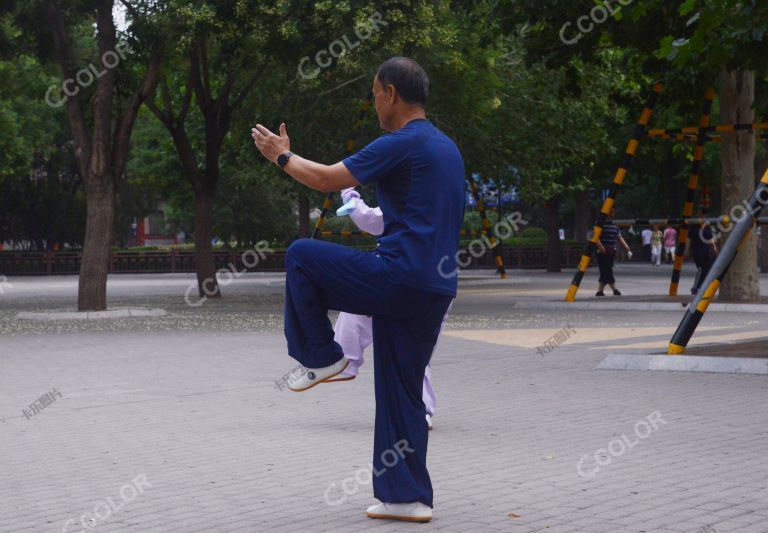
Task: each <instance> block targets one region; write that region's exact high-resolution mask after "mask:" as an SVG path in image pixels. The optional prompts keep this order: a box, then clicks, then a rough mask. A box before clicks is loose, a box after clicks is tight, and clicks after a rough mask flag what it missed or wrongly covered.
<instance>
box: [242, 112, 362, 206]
mask: <svg viewBox="0 0 768 533" xmlns="http://www.w3.org/2000/svg"><path fill="white" fill-rule="evenodd" d="M251 136H252V137H253V140H254V142H255V143H256V147H257V148H258V149H259V151H260V152H261V155H263V156H264V157H266V158H267V159H269V160H270V161H272V162H273V163H277V158H278V157H279V156H280V154H284V153H285V152H288V151H290V149H291V140H290V139H289V138H288V134H287V133H286V131H285V123H283V124H280V135H275V134H274V133H272V132H271V131H269V130H268V129H267V128H265V127H264V126H262V125H261V124H256V127H255V128H253V129H252V130H251ZM283 170H285V172H286V173H288V174H289V175H290V176H291V177H293V179H295V180H296V181H298V182H299V183H302V184H304V185H306V186H307V187H310V188H312V189H315V190H317V191H320V192H335V191H340V190H342V189H346V188H348V187H357V186H358V185H360V182H359V181H357V180H356V179H355V177H354V176H353V175H352V173H351V172H350V171H349V170H348V169H347V167H346V166H345V165H344V163H343V162H341V161H339V162H338V163H336V164H334V165H323V164H322V163H316V162H314V161H310V160H309V159H304V158H303V157H301V156H299V155H296V154H294V155H293V156H291V158H290V159H289V160H288V164H287V165H285V167H284V168H283Z"/></svg>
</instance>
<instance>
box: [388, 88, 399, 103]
mask: <svg viewBox="0 0 768 533" xmlns="http://www.w3.org/2000/svg"><path fill="white" fill-rule="evenodd" d="M395 98H397V89H395V86H394V85H391V84H390V85H387V100H388V101H389V103H390V104H394V103H395Z"/></svg>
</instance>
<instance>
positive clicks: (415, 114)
mask: <svg viewBox="0 0 768 533" xmlns="http://www.w3.org/2000/svg"><path fill="white" fill-rule="evenodd" d="M425 118H427V114H426V112H425V111H424V108H422V107H416V108H413V109H409V110H408V111H407V112H406V113H403V115H402V116H400V117H398V118H397V122H396V123H395V129H394V130H393V131H396V130H399V129H400V128H402V127H404V126H405V125H406V124H408V123H409V122H411V121H414V120H418V119H425Z"/></svg>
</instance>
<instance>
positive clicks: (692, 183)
mask: <svg viewBox="0 0 768 533" xmlns="http://www.w3.org/2000/svg"><path fill="white" fill-rule="evenodd" d="M714 98H715V90H714V89H712V88H711V87H710V88H709V89H707V92H706V93H704V107H703V109H702V110H701V118H700V119H699V131H698V136H697V139H696V146H695V147H694V149H693V163H692V164H691V174H690V176H689V177H688V190H687V191H686V195H685V204H684V205H683V218H684V219H685V218H690V216H691V215H692V214H693V202H694V200H695V199H696V191H697V189H698V188H699V172H700V170H701V160H702V158H703V157H704V145H705V144H706V143H707V140H708V139H707V134H706V128H707V127H709V116H710V114H711V113H712V100H713V99H714ZM687 242H688V224H686V223H685V222H683V223H682V224H681V225H680V232H679V233H678V234H677V247H676V248H675V264H674V266H673V267H672V280H671V281H670V282H669V295H670V296H677V287H678V285H680V271H681V270H682V268H683V255H684V254H685V245H686V243H687Z"/></svg>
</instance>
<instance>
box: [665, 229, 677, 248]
mask: <svg viewBox="0 0 768 533" xmlns="http://www.w3.org/2000/svg"><path fill="white" fill-rule="evenodd" d="M676 244H677V231H676V230H675V228H667V229H665V230H664V247H665V248H671V247H673V246H675V245H676Z"/></svg>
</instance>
